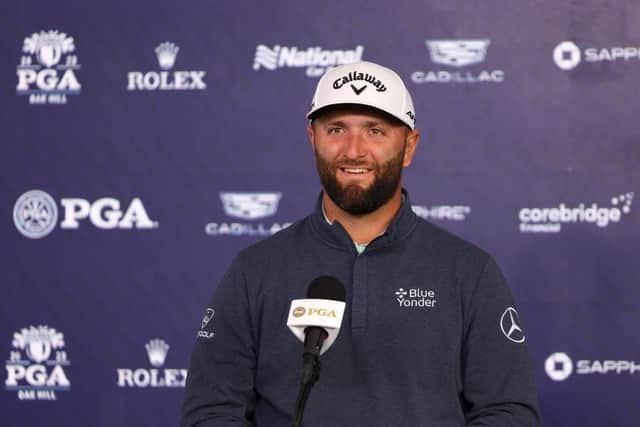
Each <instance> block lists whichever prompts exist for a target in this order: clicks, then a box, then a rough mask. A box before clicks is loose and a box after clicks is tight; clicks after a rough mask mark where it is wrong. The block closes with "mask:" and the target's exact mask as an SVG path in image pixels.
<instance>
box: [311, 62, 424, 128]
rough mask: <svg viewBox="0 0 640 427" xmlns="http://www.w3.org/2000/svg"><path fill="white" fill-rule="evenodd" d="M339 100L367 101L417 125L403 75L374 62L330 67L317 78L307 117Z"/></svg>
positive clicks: (405, 121) (343, 102)
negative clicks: (318, 79) (401, 76)
mask: <svg viewBox="0 0 640 427" xmlns="http://www.w3.org/2000/svg"><path fill="white" fill-rule="evenodd" d="M340 104H359V105H367V106H369V107H373V108H376V109H378V110H381V111H384V112H385V113H387V114H390V115H392V116H393V117H395V118H397V119H398V120H400V121H401V122H402V123H404V124H406V125H407V126H409V127H410V128H411V129H414V127H415V122H416V116H415V111H414V109H413V101H412V99H411V95H410V94H409V91H408V90H407V88H406V86H405V85H404V83H403V82H402V79H401V78H400V76H399V75H398V74H396V73H395V71H393V70H390V69H389V68H386V67H383V66H381V65H378V64H374V63H373V62H364V61H363V62H356V63H353V64H347V65H342V66H340V67H337V68H333V69H331V70H329V71H327V72H326V73H325V74H324V75H323V76H322V78H321V79H320V81H319V82H318V86H317V87H316V93H315V94H314V95H313V101H312V102H311V111H309V113H308V114H307V118H308V119H312V118H313V117H314V116H315V115H316V113H317V112H318V111H320V110H321V109H323V108H325V107H329V106H333V105H340Z"/></svg>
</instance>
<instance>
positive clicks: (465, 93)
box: [0, 0, 640, 427]
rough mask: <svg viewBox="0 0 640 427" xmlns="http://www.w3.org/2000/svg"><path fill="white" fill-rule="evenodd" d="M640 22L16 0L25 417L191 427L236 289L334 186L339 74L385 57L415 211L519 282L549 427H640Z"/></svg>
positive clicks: (598, 11) (12, 260)
mask: <svg viewBox="0 0 640 427" xmlns="http://www.w3.org/2000/svg"><path fill="white" fill-rule="evenodd" d="M638 19H640V4H638V3H637V2H634V1H632V0H617V1H604V0H585V1H582V2H568V1H561V2H555V3H553V4H550V3H549V4H546V3H544V2H518V3H517V4H516V3H514V4H506V3H505V2H498V1H488V2H477V4H476V3H473V4H472V3H469V2H463V1H444V0H439V1H429V2H419V1H417V0H403V1H399V2H395V3H394V4H393V5H391V3H388V2H383V1H381V0H376V1H369V2H363V1H359V2H330V3H329V4H322V5H321V4H319V3H313V4H305V3H302V2H294V1H281V2H278V3H277V4H270V3H269V2H266V3H265V2H259V1H239V2H235V3H234V2H205V1H196V2H189V3H184V2H170V1H166V0H163V1H160V2H158V1H155V2H152V1H149V0H145V1H143V2H134V3H130V2H124V1H122V0H117V1H115V2H103V3H93V4H87V3H86V2H79V1H67V2H45V1H42V0H39V1H36V2H28V3H24V2H22V3H19V2H5V4H3V5H2V6H0V35H1V37H0V64H1V65H2V66H1V67H0V93H1V94H2V97H1V99H0V106H1V111H2V114H1V115H0V126H1V130H2V151H1V156H0V190H1V194H2V197H0V211H1V212H2V218H4V220H3V221H1V222H0V240H1V241H2V247H3V254H2V259H3V263H2V271H3V273H4V274H3V280H2V289H3V292H2V298H0V353H1V354H2V355H3V357H4V358H5V359H3V360H4V362H3V363H4V364H5V368H6V369H5V370H4V376H5V377H4V379H5V382H4V384H5V386H4V389H3V390H1V391H0V393H1V394H2V397H1V398H0V413H2V414H3V418H4V421H3V422H2V424H3V425H7V426H40V425H45V424H46V425H55V426H67V425H92V426H116V425H123V426H124V425H136V426H138V425H148V426H165V425H166V426H171V425H176V424H177V420H178V416H179V406H180V401H181V398H182V393H183V388H182V386H183V383H184V378H185V375H186V368H187V365H188V358H189V354H190V351H191V346H192V343H193V342H194V340H195V334H196V330H197V329H198V327H199V325H200V322H201V319H202V315H203V312H204V309H205V308H206V301H207V300H208V299H209V297H210V295H211V293H212V291H213V289H214V287H215V285H216V283H217V281H218V279H219V278H220V276H221V275H222V273H223V272H224V270H225V269H226V267H227V266H228V264H229V262H230V260H231V259H232V258H233V257H234V255H235V254H236V253H237V252H238V250H240V249H241V248H242V247H244V246H246V245H248V244H250V243H252V242H254V241H256V240H257V239H260V238H263V237H264V236H265V235H268V234H270V233H272V232H275V231H277V230H279V229H281V228H282V227H286V225H287V224H288V223H290V222H292V221H294V220H296V219H298V218H300V217H302V216H304V215H306V214H307V213H308V212H309V211H310V210H311V209H312V205H313V203H314V200H315V198H316V196H317V194H318V192H319V190H320V187H319V183H318V179H317V177H316V173H315V168H314V162H313V156H312V152H311V149H310V146H309V145H308V142H307V137H306V133H305V131H304V127H305V124H306V122H305V119H304V114H305V112H306V111H307V107H308V104H309V102H310V100H311V95H312V92H313V88H314V87H315V83H316V82H317V79H318V76H319V75H320V74H321V73H322V72H323V71H324V70H325V69H326V67H327V66H331V65H335V64H336V63H340V62H341V61H342V62H344V61H353V60H357V59H364V60H371V61H375V62H379V63H382V64H386V65H388V66H390V67H392V68H394V69H396V70H397V71H398V72H399V73H400V74H401V75H402V77H403V78H404V79H405V82H406V83H407V85H408V87H409V90H410V91H411V92H412V94H413V98H414V102H415V104H416V110H417V125H418V127H419V128H420V129H421V132H422V141H421V144H420V146H419V150H418V153H417V155H416V158H415V159H414V162H413V165H412V166H411V168H410V169H409V170H407V171H406V175H405V186H406V187H407V188H408V189H409V192H410V194H411V198H412V202H413V203H414V205H415V206H414V209H415V210H416V212H417V213H419V214H420V215H421V216H424V217H427V218H430V219H431V220H432V221H433V222H435V223H437V224H439V225H441V226H443V227H445V228H447V229H450V230H452V231H453V232H455V233H457V234H459V235H461V236H463V237H465V238H467V239H469V240H471V241H473V242H475V243H477V244H479V245H480V246H482V247H484V248H486V249H487V250H488V251H489V252H491V253H492V254H493V255H494V256H495V257H496V258H497V260H498V262H499V263H500V264H501V266H502V267H503V269H504V271H505V274H506V276H507V278H508V279H509V281H510V284H511V287H512V289H513V291H514V294H515V296H516V299H517V302H518V306H519V311H520V315H521V317H522V319H523V321H524V323H525V325H526V327H527V331H526V332H527V340H528V343H529V348H530V349H531V352H532V357H533V360H534V363H535V369H536V378H537V383H538V388H539V394H540V401H541V405H542V411H543V414H542V415H543V418H544V419H543V425H544V426H547V427H552V426H558V427H566V426H574V425H575V426H584V427H587V426H594V427H595V426H598V427H599V426H603V425H607V426H634V425H636V424H637V421H636V418H637V416H638V415H640V405H638V402H637V397H636V394H637V390H638V377H639V374H640V338H638V333H637V331H636V326H637V325H638V322H639V321H640V314H639V312H640V311H639V310H638V297H639V296H640V292H639V291H638V278H639V277H640V267H639V264H638V263H637V262H635V260H634V254H636V253H637V252H638V249H639V248H640V244H639V235H638V225H639V220H638V215H637V210H638V207H637V206H636V205H637V202H636V203H635V204H634V200H633V192H635V191H636V190H637V187H636V186H637V185H638V183H639V182H640V172H638V168H637V165H638V162H639V161H640V145H639V140H640V132H639V131H638V125H637V112H638V111H640V101H638V98H637V95H636V91H637V87H638V86H639V85H640V60H639V57H640V53H639V49H640V26H638V25H637V22H638ZM35 190H38V191H35ZM229 193H230V194H229ZM246 193H250V194H248V195H247V194H246ZM255 193H258V194H261V195H260V196H257V197H256V194H255ZM256 199H261V200H262V199H264V200H263V201H262V202H256ZM283 327H284V325H283Z"/></svg>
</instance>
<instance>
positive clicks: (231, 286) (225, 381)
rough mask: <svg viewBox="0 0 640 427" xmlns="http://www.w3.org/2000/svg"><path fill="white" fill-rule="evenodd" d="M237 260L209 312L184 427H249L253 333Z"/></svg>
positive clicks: (199, 337) (186, 401)
mask: <svg viewBox="0 0 640 427" xmlns="http://www.w3.org/2000/svg"><path fill="white" fill-rule="evenodd" d="M239 264H240V263H239V261H238V259H236V260H235V261H234V263H233V264H232V266H231V268H230V269H229V271H227V273H226V274H225V275H224V277H223V279H222V280H221V282H220V284H219V285H218V287H217V288H216V290H215V292H214V295H213V298H212V299H211V303H210V304H209V306H208V308H207V309H206V311H205V316H204V319H203V320H202V327H201V329H200V330H199V331H198V334H197V339H196V343H195V346H194V349H193V353H192V356H191V364H190V367H189V371H188V375H187V383H186V390H185V397H184V402H183V405H182V418H181V423H180V425H181V427H192V426H198V427H232V426H251V425H252V424H251V422H249V421H248V420H249V419H251V418H252V413H253V409H254V406H255V391H254V377H255V376H254V373H255V368H256V348H255V339H254V337H255V335H254V333H253V332H254V331H253V329H252V323H251V313H250V302H249V298H248V296H247V286H246V280H245V279H244V275H243V273H242V269H241V268H240V265H239Z"/></svg>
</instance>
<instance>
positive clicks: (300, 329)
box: [287, 276, 346, 357]
mask: <svg viewBox="0 0 640 427" xmlns="http://www.w3.org/2000/svg"><path fill="white" fill-rule="evenodd" d="M345 295H346V292H345V289H344V286H343V285H342V283H340V281H339V280H338V279H336V278H335V277H332V276H320V277H317V278H315V279H313V280H312V281H311V283H310V284H309V287H308V288H307V298H305V299H294V300H293V301H291V308H290V309H289V318H288V319H287V326H288V327H289V329H290V330H291V332H293V334H294V335H295V336H296V337H298V339H299V340H300V341H302V342H303V343H304V354H311V355H314V356H316V357H317V356H320V355H322V354H324V352H326V351H327V350H328V349H329V347H331V345H332V344H333V343H334V342H335V340H336V338H337V337H338V333H339V332H340V325H341V324H342V317H343V315H344V308H345V302H344V301H345ZM323 344H324V345H323Z"/></svg>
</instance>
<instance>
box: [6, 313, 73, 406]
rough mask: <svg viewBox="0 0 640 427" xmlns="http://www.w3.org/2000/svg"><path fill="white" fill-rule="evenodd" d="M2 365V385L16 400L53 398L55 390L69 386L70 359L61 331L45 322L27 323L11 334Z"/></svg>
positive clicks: (61, 390) (55, 393)
mask: <svg viewBox="0 0 640 427" xmlns="http://www.w3.org/2000/svg"><path fill="white" fill-rule="evenodd" d="M11 346H12V348H13V349H12V350H11V352H10V354H9V360H7V362H6V365H5V368H6V370H7V379H6V380H5V382H4V384H5V388H6V389H7V390H8V391H16V392H17V395H18V399H20V400H57V398H58V394H57V393H58V392H66V391H69V390H70V389H71V381H70V380H69V377H68V375H67V374H68V373H67V370H68V367H69V366H70V365H71V362H70V361H69V359H68V356H67V351H66V349H65V342H64V335H63V334H62V332H58V331H57V330H55V329H53V328H50V327H49V326H46V325H41V326H29V327H28V328H23V329H21V330H20V331H19V332H16V333H14V334H13V340H12V342H11Z"/></svg>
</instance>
